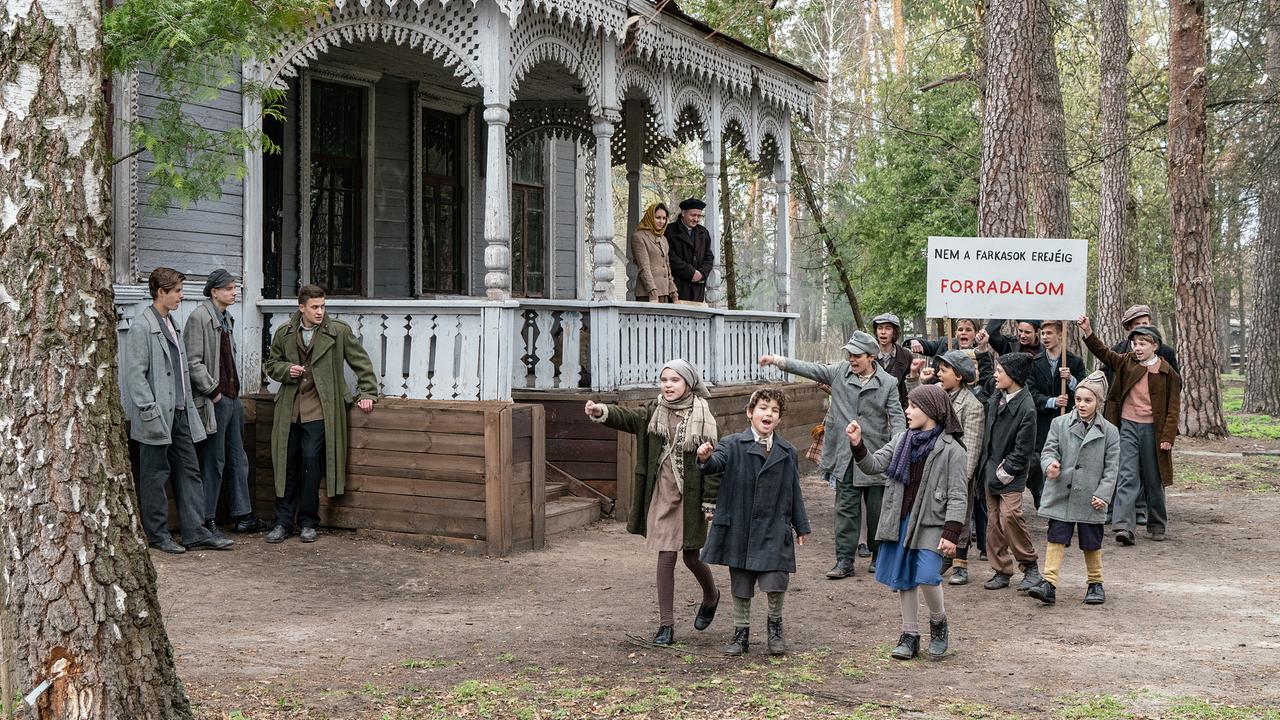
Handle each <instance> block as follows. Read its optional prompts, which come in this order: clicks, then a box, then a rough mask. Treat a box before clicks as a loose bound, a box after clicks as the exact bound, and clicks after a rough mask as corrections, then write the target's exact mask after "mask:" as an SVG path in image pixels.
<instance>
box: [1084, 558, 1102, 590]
mask: <svg viewBox="0 0 1280 720" xmlns="http://www.w3.org/2000/svg"><path fill="white" fill-rule="evenodd" d="M1084 566H1085V568H1086V569H1087V570H1088V572H1089V582H1091V583H1100V582H1102V551H1101V550H1086V551H1085V552H1084Z"/></svg>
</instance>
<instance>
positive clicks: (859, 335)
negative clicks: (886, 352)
mask: <svg viewBox="0 0 1280 720" xmlns="http://www.w3.org/2000/svg"><path fill="white" fill-rule="evenodd" d="M844 351H845V352H847V353H849V354H850V355H875V354H876V353H879V352H880V343H878V342H876V339H875V338H874V337H871V336H870V335H868V334H867V333H864V332H862V331H861V330H855V331H854V333H853V335H850V336H849V342H847V343H845V344H844Z"/></svg>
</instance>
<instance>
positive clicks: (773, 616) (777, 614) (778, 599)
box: [765, 592, 787, 620]
mask: <svg viewBox="0 0 1280 720" xmlns="http://www.w3.org/2000/svg"><path fill="white" fill-rule="evenodd" d="M765 594H766V595H768V596H769V619H770V620H781V619H782V600H783V598H785V597H786V595H787V594H786V593H785V592H772V593H765Z"/></svg>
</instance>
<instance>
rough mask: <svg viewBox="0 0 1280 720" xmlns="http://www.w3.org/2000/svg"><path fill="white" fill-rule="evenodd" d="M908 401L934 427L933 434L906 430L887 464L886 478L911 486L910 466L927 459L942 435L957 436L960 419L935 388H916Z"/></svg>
mask: <svg viewBox="0 0 1280 720" xmlns="http://www.w3.org/2000/svg"><path fill="white" fill-rule="evenodd" d="M907 400H908V401H909V402H911V403H912V404H914V405H915V406H916V407H918V408H920V409H921V410H922V411H923V412H924V414H925V415H928V416H929V418H930V419H932V420H933V421H934V422H936V423H937V426H936V427H934V428H933V429H932V430H907V432H906V433H904V435H903V437H902V439H901V440H899V441H898V447H897V448H896V449H895V450H894V451H893V459H892V460H890V461H889V470H888V471H887V473H886V474H887V475H888V476H889V477H890V478H892V479H894V480H897V481H898V482H899V483H902V484H903V485H906V484H908V483H910V482H911V465H912V464H913V463H918V462H920V461H921V460H924V459H925V458H927V457H929V453H931V452H933V446H934V445H935V444H937V442H938V438H939V437H940V436H941V435H942V433H944V432H945V433H947V434H948V435H955V434H956V433H959V432H960V419H959V418H957V417H956V411H955V410H954V409H953V408H952V407H951V399H950V398H949V397H947V393H946V391H945V390H943V389H942V388H940V387H938V386H937V385H919V386H917V387H916V388H915V389H913V390H912V391H911V392H909V393H907Z"/></svg>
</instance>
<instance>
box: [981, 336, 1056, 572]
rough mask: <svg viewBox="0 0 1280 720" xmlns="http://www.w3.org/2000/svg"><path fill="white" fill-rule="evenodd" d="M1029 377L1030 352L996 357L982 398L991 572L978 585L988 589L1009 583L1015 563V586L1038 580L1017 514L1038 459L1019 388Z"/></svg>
mask: <svg viewBox="0 0 1280 720" xmlns="http://www.w3.org/2000/svg"><path fill="white" fill-rule="evenodd" d="M1030 376H1031V356H1030V355H1027V354H1026V353H1008V354H1006V355H1001V356H1000V360H999V362H997V363H996V379H995V385H996V393H995V394H994V395H992V396H991V399H990V400H988V401H987V417H986V427H985V429H984V431H983V434H982V457H981V459H980V460H979V461H978V468H979V472H980V473H981V474H982V482H983V486H984V487H985V488H986V493H987V558H988V560H989V561H990V563H991V568H992V569H993V570H995V574H994V575H992V576H991V579H990V580H988V581H987V582H986V583H985V584H984V585H983V587H985V588H986V589H988V590H999V589H1001V588H1007V587H1009V578H1011V577H1013V573H1014V570H1015V569H1016V568H1017V567H1018V566H1021V568H1022V570H1023V573H1024V574H1023V577H1022V582H1021V583H1019V585H1018V589H1019V590H1022V591H1026V590H1029V589H1030V588H1032V587H1034V586H1035V585H1036V584H1038V583H1039V582H1040V581H1041V580H1042V579H1043V578H1042V577H1041V576H1040V568H1039V560H1040V556H1039V555H1037V554H1036V548H1035V545H1033V544H1032V543H1031V536H1030V535H1029V534H1028V533H1027V523H1026V520H1024V519H1023V517H1022V490H1023V489H1024V488H1025V487H1026V485H1027V472H1028V469H1029V468H1030V466H1031V463H1033V462H1038V458H1036V457H1035V443H1036V409H1035V401H1033V400H1032V399H1031V393H1029V392H1026V389H1025V387H1024V386H1025V385H1026V383H1027V379H1028V378H1029V377H1030ZM1015 562H1016V565H1015Z"/></svg>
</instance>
